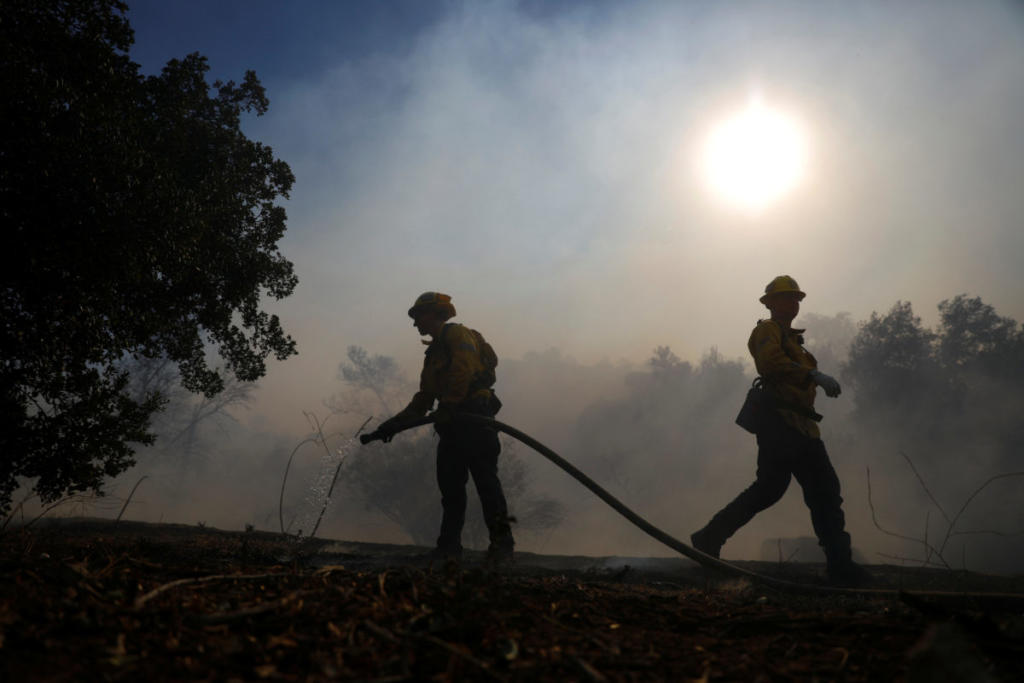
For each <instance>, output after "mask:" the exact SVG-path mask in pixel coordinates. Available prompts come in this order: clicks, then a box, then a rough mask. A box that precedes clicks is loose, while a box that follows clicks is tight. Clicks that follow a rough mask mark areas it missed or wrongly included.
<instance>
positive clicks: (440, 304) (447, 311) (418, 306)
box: [409, 292, 455, 320]
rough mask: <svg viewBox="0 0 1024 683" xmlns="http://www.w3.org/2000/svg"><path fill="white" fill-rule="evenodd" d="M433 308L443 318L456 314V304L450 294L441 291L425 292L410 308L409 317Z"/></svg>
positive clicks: (446, 318) (414, 316)
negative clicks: (454, 304)
mask: <svg viewBox="0 0 1024 683" xmlns="http://www.w3.org/2000/svg"><path fill="white" fill-rule="evenodd" d="M431 310H433V311H436V312H437V313H438V314H439V315H440V316H441V318H442V319H443V320H448V319H449V318H452V317H454V316H455V306H453V305H452V298H451V297H450V296H448V295H447V294H442V293H441V292H423V293H422V294H420V295H419V296H418V297H416V302H415V303H413V305H412V308H410V309H409V317H410V318H413V319H415V318H416V316H417V315H419V314H421V313H426V312H427V311H431Z"/></svg>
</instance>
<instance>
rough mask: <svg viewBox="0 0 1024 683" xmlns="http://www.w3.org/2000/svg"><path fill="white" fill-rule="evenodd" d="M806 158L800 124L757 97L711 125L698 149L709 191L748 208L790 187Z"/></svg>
mask: <svg viewBox="0 0 1024 683" xmlns="http://www.w3.org/2000/svg"><path fill="white" fill-rule="evenodd" d="M806 162H807V143H806V140H805V136H804V132H803V130H802V129H801V127H800V125H799V124H798V123H797V122H796V121H795V120H794V119H793V118H792V117H789V116H787V115H786V114H784V113H783V112H781V111H779V110H776V109H773V108H770V107H767V106H765V105H764V104H762V103H761V102H759V101H753V102H751V103H750V104H749V105H748V106H747V108H746V109H744V110H742V111H740V112H739V113H737V114H734V115H733V116H731V117H730V118H728V119H726V120H725V121H722V122H721V123H719V124H718V125H717V126H715V127H714V128H713V129H712V130H711V133H710V135H709V136H708V138H707V142H706V145H705V147H704V154H703V166H704V172H705V175H706V179H707V182H708V184H709V185H710V187H711V189H712V190H713V191H714V192H715V194H716V195H718V196H719V197H721V198H722V199H724V200H725V201H727V202H728V203H729V204H732V205H733V206H735V207H737V208H740V209H742V210H746V211H753V212H756V211H760V210H762V209H765V208H767V207H768V206H770V205H771V204H773V203H775V202H776V201H778V200H779V199H781V198H782V197H784V196H785V195H786V194H788V193H789V192H790V191H792V190H793V189H794V188H796V187H797V186H798V185H799V184H800V181H801V180H802V179H803V175H804V169H805V166H806Z"/></svg>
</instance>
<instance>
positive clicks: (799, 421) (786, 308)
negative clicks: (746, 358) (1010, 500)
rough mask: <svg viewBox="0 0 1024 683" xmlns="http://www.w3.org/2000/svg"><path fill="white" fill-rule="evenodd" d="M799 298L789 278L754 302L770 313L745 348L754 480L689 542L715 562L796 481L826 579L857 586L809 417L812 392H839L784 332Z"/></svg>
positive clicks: (813, 418)
mask: <svg viewBox="0 0 1024 683" xmlns="http://www.w3.org/2000/svg"><path fill="white" fill-rule="evenodd" d="M804 296H806V295H805V294H804V292H802V291H801V290H800V287H799V286H798V285H797V283H796V281H795V280H794V279H793V278H791V277H790V276H788V275H780V276H779V277H777V278H775V279H773V280H772V281H771V282H770V283H768V286H767V287H765V293H764V296H762V297H761V299H760V301H761V303H763V304H764V305H765V306H766V307H767V308H768V310H769V311H771V318H770V319H768V320H760V321H758V323H757V326H756V327H755V328H754V331H753V332H752V333H751V335H750V339H749V340H748V342H747V348H748V349H749V350H750V354H751V355H752V356H753V357H754V364H755V366H756V367H757V372H758V375H760V379H761V381H762V386H763V392H764V395H763V398H762V399H761V401H760V408H759V409H757V410H759V411H760V412H761V416H760V417H759V418H758V424H757V426H756V428H755V429H756V434H757V446H758V453H757V478H756V480H755V481H754V483H753V484H751V485H750V486H749V487H748V488H747V489H746V490H745V491H743V492H742V493H741V494H740V495H739V496H737V497H736V499H735V500H733V501H732V502H731V503H729V504H728V505H727V506H726V507H725V508H723V509H722V510H721V511H720V512H719V513H718V514H716V515H715V516H714V517H713V518H712V519H711V521H710V522H708V524H707V526H705V527H704V528H703V529H701V530H700V531H697V532H695V533H694V534H693V535H692V536H691V537H690V540H691V542H692V543H693V546H694V547H695V548H697V550H700V551H702V552H704V553H707V554H708V555H712V556H713V557H718V554H719V552H720V550H721V548H722V545H723V544H724V543H725V541H726V539H728V538H729V537H730V536H732V535H733V534H734V533H736V531H737V530H739V528H740V527H742V526H743V525H744V524H746V523H747V522H749V521H750V520H751V519H752V518H753V517H754V515H756V514H757V513H758V512H761V511H762V510H764V509H766V508H768V507H770V506H772V505H774V504H775V503H776V502H777V501H778V500H779V499H780V498H782V494H784V493H785V492H786V489H787V488H788V487H789V482H790V479H791V478H792V477H796V480H797V482H799V484H800V486H801V488H803V493H804V502H805V503H806V504H807V507H808V508H809V509H810V512H811V523H812V525H813V526H814V532H815V534H816V535H817V536H818V542H819V543H820V544H821V546H822V547H823V549H824V551H825V557H826V560H827V569H828V574H829V578H830V579H831V580H832V581H834V582H836V583H841V584H856V583H861V582H863V581H864V580H866V579H867V578H868V577H867V574H866V572H864V570H863V569H862V568H861V567H860V566H859V565H857V564H855V563H854V562H853V560H852V557H851V549H850V535H849V534H848V533H847V532H846V530H845V528H844V527H845V517H844V515H843V509H842V502H843V499H842V497H840V493H839V489H840V487H839V478H838V477H837V476H836V473H835V470H834V469H833V468H832V463H831V461H830V460H829V457H828V453H827V452H826V450H825V444H824V443H823V442H822V440H821V435H820V432H819V431H818V423H817V421H818V420H820V419H821V416H820V415H818V414H817V413H816V412H815V410H814V398H815V394H816V392H817V388H818V387H821V388H822V389H823V390H824V391H825V395H826V396H829V397H832V398H835V397H836V396H838V395H839V393H840V386H839V382H837V381H836V380H835V379H834V378H832V377H830V376H829V375H826V374H825V373H823V372H821V371H820V370H818V362H817V361H816V360H815V358H814V356H813V355H811V353H810V352H809V351H807V350H806V349H805V348H804V347H803V336H802V335H803V332H804V330H801V329H795V328H793V327H791V323H792V322H793V319H794V318H795V317H796V316H797V314H798V313H799V312H800V302H801V301H802V300H803V298H804ZM745 408H746V406H745Z"/></svg>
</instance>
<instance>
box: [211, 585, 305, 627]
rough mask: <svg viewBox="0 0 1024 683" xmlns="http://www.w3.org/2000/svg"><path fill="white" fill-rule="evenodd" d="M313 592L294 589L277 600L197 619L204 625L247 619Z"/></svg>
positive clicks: (271, 610)
mask: <svg viewBox="0 0 1024 683" xmlns="http://www.w3.org/2000/svg"><path fill="white" fill-rule="evenodd" d="M312 592H313V591H294V592H292V593H289V594H288V595H286V596H284V597H283V598H278V599H277V600H271V601H269V602H262V603H260V604H258V605H253V606H252V607H246V608H244V609H240V610H235V611H233V612H216V613H214V614H204V615H203V616H201V617H199V618H198V619H197V621H198V622H199V623H200V624H204V625H212V624H226V623H229V622H232V621H238V620H239V619H247V618H249V617H255V616H259V615H261V614H264V613H266V612H273V611H274V610H276V609H279V608H281V607H284V606H285V605H287V604H288V603H289V602H293V601H294V600H296V599H297V598H301V597H303V596H305V595H308V594H309V593H312Z"/></svg>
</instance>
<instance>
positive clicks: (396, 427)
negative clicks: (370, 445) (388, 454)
mask: <svg viewBox="0 0 1024 683" xmlns="http://www.w3.org/2000/svg"><path fill="white" fill-rule="evenodd" d="M401 430H402V427H401V422H400V421H399V419H398V418H397V417H391V418H388V419H387V420H384V421H383V422H381V423H380V426H379V427H377V433H378V434H380V435H381V437H380V440H381V441H383V442H384V443H390V442H391V439H393V438H395V434H397V433H398V432H400V431H401Z"/></svg>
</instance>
